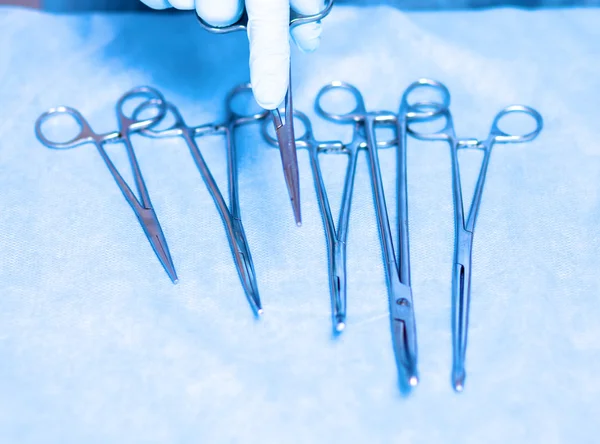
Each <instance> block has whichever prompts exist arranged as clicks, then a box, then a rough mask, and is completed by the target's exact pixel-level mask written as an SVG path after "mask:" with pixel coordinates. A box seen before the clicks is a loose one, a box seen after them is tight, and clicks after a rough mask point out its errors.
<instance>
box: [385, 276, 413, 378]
mask: <svg viewBox="0 0 600 444" xmlns="http://www.w3.org/2000/svg"><path fill="white" fill-rule="evenodd" d="M392 294H393V298H392V299H391V300H390V315H391V321H392V341H393V343H394V351H395V353H396V359H397V361H398V365H399V367H400V368H401V370H403V372H404V375H405V377H406V381H407V382H408V384H409V385H410V386H411V387H415V386H416V385H417V384H418V383H419V374H418V370H417V330H416V323H415V313H414V310H413V304H412V290H411V288H410V287H409V286H407V285H404V284H402V283H400V282H399V281H398V282H397V283H396V285H394V288H393V293H392Z"/></svg>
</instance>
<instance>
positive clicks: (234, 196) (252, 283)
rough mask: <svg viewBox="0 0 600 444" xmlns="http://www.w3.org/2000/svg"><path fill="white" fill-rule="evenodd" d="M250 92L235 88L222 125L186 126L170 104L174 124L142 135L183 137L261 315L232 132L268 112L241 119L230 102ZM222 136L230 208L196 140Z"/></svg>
mask: <svg viewBox="0 0 600 444" xmlns="http://www.w3.org/2000/svg"><path fill="white" fill-rule="evenodd" d="M249 92H251V87H250V85H248V84H244V85H240V86H238V87H236V88H234V89H233V90H232V91H231V92H230V93H229V95H228V96H227V109H228V111H227V113H228V116H227V121H226V122H225V123H224V124H208V125H200V126H196V127H190V126H188V125H187V124H186V123H185V121H184V120H183V117H182V116H181V113H180V112H179V110H178V109H177V108H176V107H175V106H174V105H173V104H171V103H167V104H166V109H167V112H168V113H170V114H171V115H172V116H173V118H174V123H173V124H172V125H171V126H170V127H168V128H165V129H161V130H158V129H153V128H146V129H144V130H143V131H142V134H144V135H146V136H149V137H153V138H162V137H177V136H179V137H182V138H183V139H184V140H185V143H186V145H187V146H188V148H189V150H190V153H191V155H192V157H193V159H194V162H195V163H196V167H197V168H198V170H199V171H200V174H201V176H202V179H203V180H204V183H205V184H206V186H207V188H208V191H209V192H210V195H211V196H212V198H213V200H214V202H215V205H216V206H217V210H218V211H219V214H220V216H221V219H222V220H223V224H224V225H225V230H226V233H227V239H228V241H229V246H230V248H231V252H232V254H233V259H234V262H235V266H236V268H237V271H238V274H239V276H240V280H241V282H242V286H243V288H244V292H245V294H246V297H247V298H248V301H249V302H250V305H251V307H252V309H253V311H254V312H255V313H256V314H258V315H260V314H262V312H263V308H262V303H261V300H260V294H259V291H258V285H257V283H256V272H255V270H254V263H253V261H252V256H251V254H250V247H249V245H248V240H247V238H246V234H245V232H244V227H243V225H242V219H241V216H240V204H239V196H238V174H237V160H236V159H237V157H236V150H235V141H234V131H235V127H236V126H239V125H244V124H247V123H252V122H256V121H259V120H262V119H264V118H265V117H266V116H267V111H263V112H261V113H257V114H253V115H240V114H237V113H236V112H235V111H234V108H233V104H232V103H233V100H234V99H235V97H236V96H237V95H239V94H244V93H249ZM152 105H153V103H151V102H145V103H143V104H142V105H141V106H140V107H138V109H137V110H136V111H135V113H134V115H138V114H140V113H141V112H142V111H143V110H144V109H146V108H148V107H150V106H152ZM220 133H224V134H225V137H226V144H227V172H228V173H227V181H228V187H229V202H230V206H229V207H228V206H227V203H226V201H225V199H224V197H223V194H222V193H221V191H220V190H219V187H218V186H217V182H216V181H215V179H214V177H213V175H212V174H211V172H210V169H209V168H208V165H207V164H206V161H205V160H204V157H203V156H202V153H201V152H200V149H199V148H198V144H197V143H196V140H195V138H196V137H201V136H207V135H211V134H220Z"/></svg>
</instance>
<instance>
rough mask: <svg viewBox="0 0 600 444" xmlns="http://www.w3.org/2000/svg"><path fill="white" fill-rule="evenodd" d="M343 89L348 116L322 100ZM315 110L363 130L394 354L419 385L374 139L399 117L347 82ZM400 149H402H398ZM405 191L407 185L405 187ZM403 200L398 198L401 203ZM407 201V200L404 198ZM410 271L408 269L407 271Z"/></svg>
mask: <svg viewBox="0 0 600 444" xmlns="http://www.w3.org/2000/svg"><path fill="white" fill-rule="evenodd" d="M334 90H344V91H347V92H349V93H350V94H352V96H353V97H354V100H355V102H356V106H355V108H354V109H353V110H352V111H350V112H348V113H346V114H334V113H330V112H327V111H325V109H324V108H323V106H322V105H321V100H322V98H323V97H324V96H325V95H326V94H327V93H328V92H330V91H334ZM315 106H316V109H317V112H318V113H319V114H321V115H322V116H323V117H325V118H326V119H328V120H331V121H334V122H341V123H344V122H345V123H350V122H353V123H354V124H355V125H358V126H359V127H360V128H362V129H363V130H364V134H365V137H366V148H367V151H368V155H369V164H370V173H371V174H370V176H371V186H372V188H373V194H374V197H375V212H376V214H377V226H378V228H379V235H380V239H381V248H382V252H383V258H384V267H385V275H386V281H387V287H388V295H389V309H390V321H391V328H392V342H393V345H394V353H395V355H396V360H397V364H398V367H399V369H401V370H402V371H403V372H404V376H405V378H406V382H408V384H409V385H410V386H412V387H414V386H416V385H417V383H418V371H417V333H416V325H415V314H414V309H413V299H412V290H411V288H410V279H407V278H406V274H402V273H401V269H400V268H399V267H398V263H397V261H396V255H395V253H394V241H393V237H392V232H391V229H390V222H389V216H388V212H387V205H386V201H385V194H384V191H383V182H382V179H381V170H380V166H379V157H378V154H377V146H378V144H377V139H376V136H375V126H376V125H377V124H378V123H389V122H390V121H391V122H396V121H397V117H396V116H395V115H394V114H393V113H390V112H388V111H379V112H369V111H367V110H366V108H365V104H364V100H363V98H362V95H361V94H360V91H359V90H358V89H357V88H356V87H354V86H352V85H350V84H348V83H344V82H332V83H330V84H329V85H326V86H324V87H323V88H322V89H321V90H320V91H319V93H318V95H317V99H316V105H315ZM399 149H400V150H401V149H403V148H402V147H399ZM398 174H399V175H400V176H402V177H399V178H398V181H399V182H405V181H406V171H405V169H404V170H402V169H400V170H399V171H398ZM403 189H404V190H406V186H404V188H403ZM400 199H401V197H399V200H400ZM404 200H406V197H404ZM399 210H401V211H402V212H401V213H400V214H399V220H403V221H404V220H407V219H408V215H407V214H406V211H407V208H406V206H405V205H399ZM405 238H407V236H401V237H400V242H401V246H400V249H399V252H400V263H401V264H408V260H409V254H408V253H409V251H408V244H406V245H404V244H403V243H402V242H403V240H404V239H405ZM406 269H407V270H409V268H408V267H407V268H406Z"/></svg>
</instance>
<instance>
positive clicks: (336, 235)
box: [262, 110, 395, 333]
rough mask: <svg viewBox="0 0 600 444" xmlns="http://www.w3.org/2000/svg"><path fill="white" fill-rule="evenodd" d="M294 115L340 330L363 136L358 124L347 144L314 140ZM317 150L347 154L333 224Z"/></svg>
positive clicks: (336, 325)
mask: <svg viewBox="0 0 600 444" xmlns="http://www.w3.org/2000/svg"><path fill="white" fill-rule="evenodd" d="M294 118H296V119H298V120H300V121H301V122H302V124H303V126H304V134H303V135H301V136H300V137H296V146H297V147H299V148H306V149H307V150H308V151H309V158H310V165H311V169H312V173H313V180H314V183H315V191H316V193H317V201H318V203H319V209H320V212H321V216H322V218H323V226H324V229H325V238H326V240H327V255H328V263H329V288H330V292H331V314H332V321H333V329H334V331H335V332H336V333H341V332H342V331H343V330H344V328H345V327H346V293H347V292H346V288H347V287H346V240H347V238H348V225H349V221H350V209H351V206H352V193H353V191H354V178H355V176H356V163H357V161H358V150H359V149H360V148H364V147H365V146H366V144H365V138H364V136H363V135H362V134H361V132H360V129H361V128H360V125H358V124H356V125H355V130H354V135H353V137H352V141H351V142H350V143H349V144H343V143H342V142H339V141H328V142H320V141H317V140H315V137H314V134H313V130H312V125H311V123H310V120H309V119H308V117H307V116H306V115H305V114H304V113H302V112H300V111H297V110H296V111H294ZM267 123H268V122H266V121H265V123H264V124H263V127H262V129H263V135H264V137H265V139H266V140H267V141H268V142H269V143H270V144H271V145H274V146H276V145H277V140H276V139H275V138H274V137H272V136H271V135H270V134H269V131H268V126H267ZM394 143H395V141H392V142H391V143H390V142H383V143H380V144H379V146H380V147H384V146H385V147H387V146H391V145H393V144H394ZM319 153H327V154H330V153H331V154H345V155H347V156H348V164H347V166H346V177H345V180H344V190H343V194H342V203H341V208H340V213H339V219H338V224H337V229H336V225H335V223H334V221H333V215H332V213H331V208H330V206H329V199H328V197H327V189H326V188H325V182H324V180H323V173H322V172H321V165H320V162H319Z"/></svg>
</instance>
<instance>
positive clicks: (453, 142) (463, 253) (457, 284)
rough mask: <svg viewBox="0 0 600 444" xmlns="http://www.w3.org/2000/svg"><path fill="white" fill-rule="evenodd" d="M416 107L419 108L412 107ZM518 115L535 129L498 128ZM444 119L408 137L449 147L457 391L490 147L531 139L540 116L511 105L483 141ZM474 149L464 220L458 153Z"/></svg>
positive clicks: (461, 377)
mask: <svg viewBox="0 0 600 444" xmlns="http://www.w3.org/2000/svg"><path fill="white" fill-rule="evenodd" d="M416 106H417V107H418V106H419V105H416ZM513 113H521V114H526V115H528V116H530V117H532V118H533V119H534V120H535V123H536V128H535V129H534V130H533V131H531V132H530V133H527V134H524V135H515V134H509V133H506V132H504V131H502V130H501V129H500V128H499V127H498V123H499V122H500V120H501V119H502V118H503V117H504V116H506V115H507V114H513ZM439 115H440V116H442V117H444V118H445V119H446V125H445V127H444V128H442V129H441V130H439V131H438V132H434V133H423V132H418V131H415V130H413V129H412V128H410V127H409V128H408V132H409V134H410V135H412V136H414V137H416V138H418V139H421V140H442V141H446V142H448V144H449V145H450V153H451V161H452V197H453V200H454V229H455V237H456V240H455V245H454V265H453V271H452V360H453V363H452V385H453V387H454V389H455V390H456V391H457V392H461V391H462V390H463V389H464V384H465V377H466V372H465V355H466V350H467V330H468V327H469V304H470V300H471V259H472V256H473V232H474V230H475V222H476V220H477V213H478V212H479V207H480V205H481V196H482V193H483V186H484V183H485V178H486V174H487V169H488V165H489V162H490V156H491V154H492V147H493V146H494V144H496V143H521V142H528V141H531V140H533V139H535V138H536V137H537V136H538V135H539V133H540V131H541V130H542V127H543V119H542V116H541V115H540V113H538V112H537V111H536V110H534V109H533V108H530V107H528V106H523V105H512V106H508V107H506V108H504V109H503V110H502V111H500V112H499V113H498V114H497V115H496V117H495V118H494V121H493V122H492V127H491V130H490V133H489V135H488V137H487V139H485V140H484V141H482V142H480V141H478V140H476V139H459V138H457V137H456V133H455V131H454V123H453V120H452V115H451V113H450V110H449V108H446V109H444V110H442V111H441V112H440V114H439ZM469 147H470V148H477V149H481V150H482V151H483V161H482V163H481V167H480V170H479V176H478V178H477V183H476V185H475V191H474V193H473V199H472V201H471V206H470V210H469V213H468V215H467V217H466V219H465V211H464V207H463V198H462V188H461V182H460V167H459V163H458V150H459V149H461V148H469Z"/></svg>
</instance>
